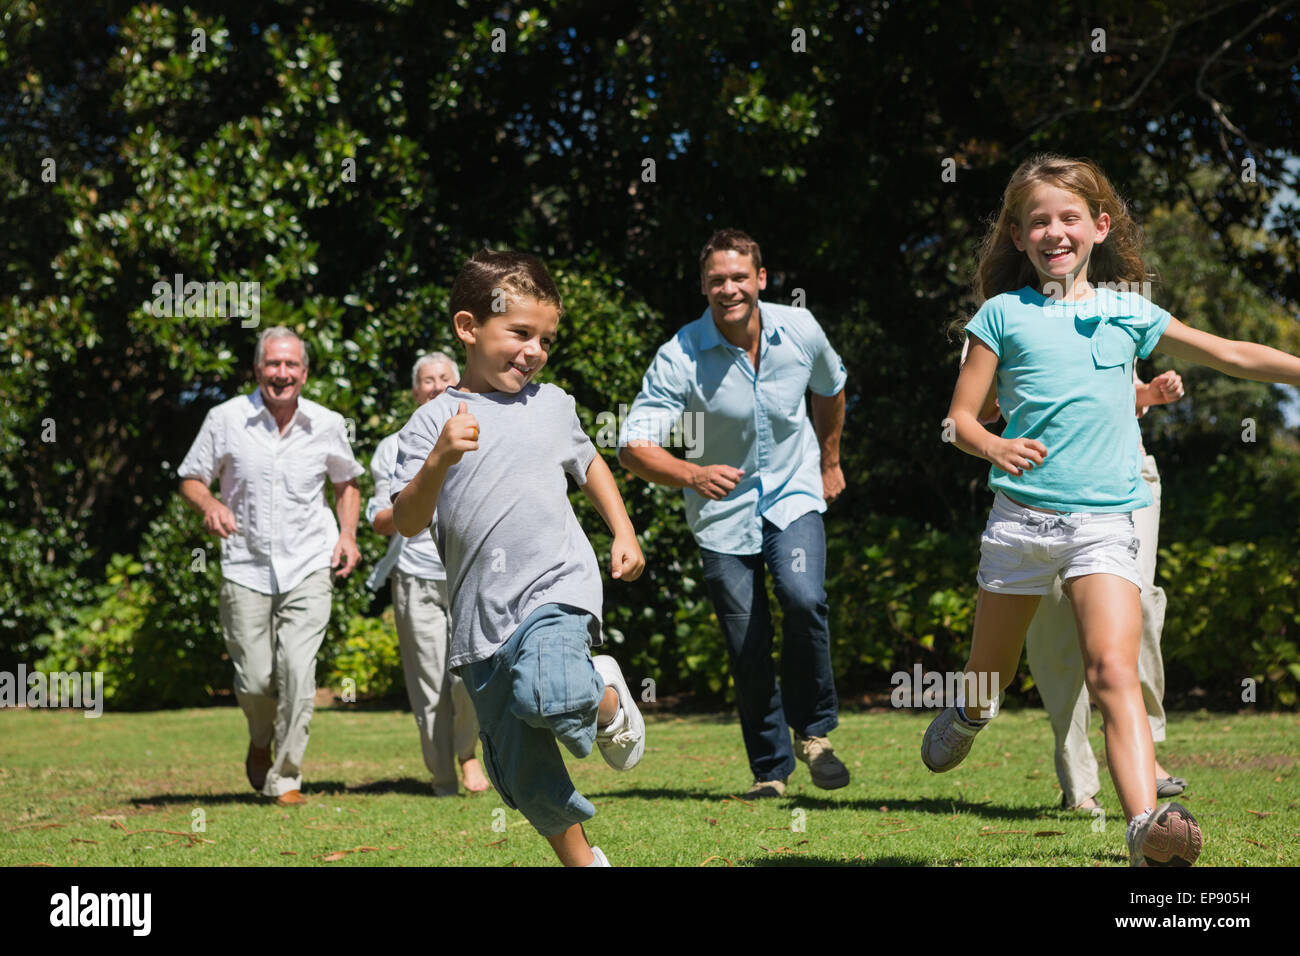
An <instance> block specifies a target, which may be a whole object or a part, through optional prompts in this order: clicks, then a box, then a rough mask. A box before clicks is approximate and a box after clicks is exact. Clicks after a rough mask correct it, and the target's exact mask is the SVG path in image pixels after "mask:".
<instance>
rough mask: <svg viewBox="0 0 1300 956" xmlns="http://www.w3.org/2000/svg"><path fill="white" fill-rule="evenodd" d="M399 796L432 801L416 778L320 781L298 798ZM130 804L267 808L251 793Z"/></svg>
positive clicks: (170, 796) (428, 785) (161, 797)
mask: <svg viewBox="0 0 1300 956" xmlns="http://www.w3.org/2000/svg"><path fill="white" fill-rule="evenodd" d="M385 793H399V794H405V795H407V796H414V797H432V796H433V783H432V782H431V781H429V780H421V779H418V778H416V777H402V778H398V779H392V780H371V781H370V782H368V783H362V784H357V785H355V786H349V785H348V784H346V783H344V782H343V781H341V780H320V781H317V782H315V783H304V784H303V786H302V795H303V796H304V797H307V798H309V799H310V798H312V797H317V798H322V797H341V796H351V795H353V794H385ZM131 803H132V804H134V805H135V806H137V807H138V806H141V805H153V806H158V805H160V804H190V805H194V804H214V803H216V804H220V803H230V804H238V803H248V804H253V803H266V804H267V805H270V804H271V803H272V800H271V798H270V797H264V796H262V795H261V794H260V793H255V792H254V791H253V790H252V789H249V790H248V791H246V792H245V791H240V792H239V793H160V794H155V795H154V796H149V797H132V798H131Z"/></svg>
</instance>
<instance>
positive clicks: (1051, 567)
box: [978, 492, 1142, 594]
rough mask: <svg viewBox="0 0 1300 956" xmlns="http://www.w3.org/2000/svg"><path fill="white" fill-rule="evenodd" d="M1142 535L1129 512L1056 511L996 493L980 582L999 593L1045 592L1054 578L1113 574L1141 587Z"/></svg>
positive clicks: (986, 530)
mask: <svg viewBox="0 0 1300 956" xmlns="http://www.w3.org/2000/svg"><path fill="white" fill-rule="evenodd" d="M1138 547H1139V545H1138V537H1137V532H1136V531H1135V530H1134V527H1133V515H1132V514H1129V513H1128V512H1113V513H1105V514H1098V513H1093V512H1072V513H1068V514H1053V513H1051V512H1047V511H1036V510H1035V509H1033V508H1026V507H1025V506H1024V505H1019V504H1016V503H1015V502H1014V501H1012V500H1011V499H1010V498H1008V497H1007V496H1006V495H1004V494H1003V493H1002V492H998V494H997V497H995V498H994V499H993V509H992V510H991V511H990V512H989V521H988V525H987V526H985V528H984V535H983V536H982V537H981V538H980V569H979V576H978V581H979V586H980V587H982V588H984V589H985V590H986V591H994V592H996V593H998V594H1046V593H1048V591H1050V590H1051V589H1052V579H1053V578H1054V577H1055V576H1056V575H1058V574H1059V575H1060V576H1061V580H1062V581H1068V580H1070V579H1071V578H1077V577H1082V576H1083V575H1085V574H1114V575H1118V576H1119V577H1121V578H1124V579H1125V580H1127V581H1132V582H1133V583H1134V584H1136V585H1137V586H1138V588H1141V587H1142V575H1141V572H1140V571H1139V569H1138V560H1137V556H1138Z"/></svg>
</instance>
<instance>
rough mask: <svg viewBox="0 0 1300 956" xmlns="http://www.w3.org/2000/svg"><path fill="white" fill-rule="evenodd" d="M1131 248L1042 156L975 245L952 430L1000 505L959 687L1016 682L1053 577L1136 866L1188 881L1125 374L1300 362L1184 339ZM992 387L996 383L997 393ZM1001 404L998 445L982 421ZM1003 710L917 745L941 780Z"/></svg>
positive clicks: (1115, 215)
mask: <svg viewBox="0 0 1300 956" xmlns="http://www.w3.org/2000/svg"><path fill="white" fill-rule="evenodd" d="M1147 280H1148V276H1147V273H1146V270H1145V268H1144V267H1143V265H1142V259H1141V231H1140V229H1139V227H1138V226H1137V224H1136V223H1135V222H1134V221H1133V219H1132V218H1131V217H1130V216H1129V213H1128V210H1127V209H1126V208H1125V205H1124V203H1123V201H1122V200H1121V199H1120V198H1119V196H1118V195H1117V194H1116V192H1115V190H1114V188H1113V187H1112V186H1111V184H1110V182H1109V181H1108V180H1107V179H1106V177H1105V175H1104V174H1103V173H1102V172H1101V170H1100V169H1098V168H1097V167H1096V166H1095V165H1094V164H1093V163H1091V162H1089V161H1087V160H1078V159H1064V158H1061V157H1059V156H1051V155H1045V156H1036V157H1033V158H1032V159H1030V160H1028V161H1027V162H1025V163H1023V164H1022V165H1021V166H1020V167H1019V168H1018V169H1017V170H1016V172H1015V174H1014V175H1013V176H1012V177H1011V181H1010V183H1008V185H1007V188H1006V191H1005V193H1004V195H1003V201H1002V208H1001V210H1000V212H999V215H998V217H997V220H996V221H995V222H994V224H993V226H992V227H991V228H990V230H989V232H988V235H987V236H986V237H985V239H984V243H983V246H982V248H981V252H980V259H979V266H978V270H977V275H976V281H975V288H976V291H977V293H978V294H979V297H980V299H981V300H982V302H983V304H982V305H981V307H980V309H979V311H978V312H977V313H976V314H975V317H974V318H973V319H971V321H970V322H969V323H968V324H967V326H966V334H967V336H968V337H969V340H970V356H969V358H968V360H967V361H966V363H965V365H964V366H963V367H962V370H961V373H960V376H959V377H958V380H957V387H956V389H955V391H954V392H953V398H952V405H951V407H950V409H949V412H948V416H949V418H950V419H951V423H952V426H953V433H954V434H955V439H956V440H955V444H956V445H957V447H958V448H960V449H961V450H962V451H964V452H966V453H967V454H970V455H975V456H976V457H979V458H984V459H986V460H987V461H989V462H990V463H991V464H992V468H991V469H990V471H989V487H990V488H992V489H993V490H994V492H996V495H995V498H994V501H993V508H992V510H991V512H990V514H989V520H988V525H987V526H986V528H985V531H984V534H983V537H982V538H981V541H980V567H979V575H978V583H979V598H978V603H977V605H976V612H975V628H974V634H973V637H972V641H971V652H970V658H969V660H968V661H967V664H966V668H965V669H966V672H967V675H966V677H967V686H972V687H973V686H988V685H987V684H985V683H982V682H978V681H977V677H978V675H981V674H983V675H985V677H984V680H985V681H991V680H992V679H994V677H995V678H996V680H997V683H996V684H993V685H992V686H995V687H1007V686H1010V684H1011V681H1012V680H1013V679H1014V678H1015V674H1016V668H1017V665H1018V663H1019V660H1020V651H1021V648H1022V646H1023V644H1024V639H1025V631H1026V630H1027V628H1028V626H1029V622H1030V619H1031V618H1032V617H1033V616H1034V611H1035V609H1036V608H1037V606H1038V602H1039V599H1040V597H1041V596H1042V595H1043V594H1045V593H1047V592H1048V591H1049V590H1050V587H1051V583H1052V579H1053V577H1055V576H1057V575H1059V576H1060V578H1061V580H1062V582H1063V588H1064V590H1065V593H1066V595H1067V596H1068V597H1069V599H1070V601H1071V603H1072V605H1073V608H1074V614H1075V618H1076V621H1077V623H1078V630H1079V644H1080V647H1081V649H1082V652H1083V659H1084V666H1085V672H1086V680H1087V685H1088V690H1089V692H1090V693H1091V695H1092V699H1093V700H1095V701H1096V702H1097V705H1098V707H1099V708H1100V709H1101V713H1102V718H1103V720H1104V721H1105V736H1106V759H1107V763H1108V764H1109V766H1110V772H1111V776H1112V779H1113V780H1114V781H1115V789H1116V792H1117V794H1118V797H1119V801H1120V804H1121V805H1122V807H1123V809H1124V814H1125V817H1126V818H1127V820H1128V821H1129V824H1128V828H1127V830H1126V833H1125V838H1126V841H1127V843H1128V849H1129V861H1130V863H1131V864H1132V865H1134V866H1142V865H1152V866H1188V865H1190V864H1191V863H1193V862H1194V861H1195V860H1196V857H1197V856H1198V855H1199V854H1200V851H1201V831H1200V827H1199V826H1198V824H1197V823H1196V820H1195V819H1194V818H1193V817H1192V815H1191V813H1189V812H1188V811H1187V809H1186V808H1185V807H1183V806H1182V805H1181V804H1178V803H1167V804H1163V805H1159V806H1157V803H1156V792H1155V763H1154V760H1155V758H1154V751H1153V746H1152V741H1151V729H1150V726H1149V724H1148V722H1147V719H1146V711H1145V709H1144V707H1143V703H1142V694H1141V690H1140V687H1139V684H1138V675H1137V658H1138V645H1139V641H1140V637H1141V631H1142V613H1141V605H1140V602H1139V594H1140V588H1141V576H1140V574H1139V571H1138V560H1137V555H1138V540H1137V536H1136V535H1135V533H1134V530H1133V518H1132V512H1133V511H1135V510H1137V509H1139V508H1143V507H1146V506H1148V505H1150V504H1151V496H1150V492H1149V491H1148V490H1147V488H1146V484H1145V483H1144V482H1143V480H1142V476H1141V462H1140V461H1139V459H1138V455H1137V447H1138V435H1137V428H1138V426H1137V419H1136V418H1135V416H1134V397H1135V396H1134V391H1133V365H1134V362H1135V360H1136V359H1137V358H1146V357H1147V356H1149V355H1150V354H1151V353H1152V352H1153V351H1160V352H1163V353H1164V354H1166V355H1169V356H1171V357H1173V358H1176V359H1184V360H1186V361H1189V362H1195V363H1198V364H1201V365H1208V366H1209V367H1211V368H1214V369H1217V370H1219V371H1221V372H1224V373H1225V374H1228V375H1233V376H1236V377H1238V378H1244V379H1251V380H1253V381H1262V382H1284V383H1287V384H1291V385H1295V384H1300V359H1297V358H1296V357H1294V356H1291V355H1288V354H1287V353H1285V352H1280V351H1278V350H1276V349H1272V348H1268V347H1266V346H1262V345H1255V344H1252V343H1249V342H1235V341H1229V340H1227V339H1222V338H1219V337H1217V336H1214V335H1209V334H1207V333H1205V332H1200V331H1198V330H1196V329H1192V328H1189V327H1188V326H1186V325H1184V324H1183V323H1181V322H1179V321H1178V320H1177V319H1175V318H1173V317H1172V316H1170V314H1169V313H1168V312H1166V311H1165V310H1164V309H1162V308H1160V307H1159V306H1157V305H1155V304H1154V303H1152V302H1151V301H1150V300H1149V299H1147V298H1145V297H1144V296H1142V295H1139V294H1138V293H1137V292H1134V291H1131V290H1133V289H1139V288H1141V289H1145V288H1147V285H1146V283H1147ZM995 378H996V381H995ZM995 387H996V393H997V397H998V399H999V401H1000V403H1001V406H1002V410H1003V413H1004V415H1005V416H1006V419H1007V426H1006V429H1005V430H1004V432H1003V434H1002V436H1001V437H999V436H997V435H994V434H993V433H991V432H989V431H988V430H987V429H986V428H984V426H983V425H981V424H980V422H979V415H980V410H981V406H982V405H983V404H984V402H985V400H986V398H987V397H988V396H989V394H990V392H991V391H992V390H993V389H994V388H995ZM997 703H998V702H997V701H996V700H981V701H978V702H976V703H972V702H970V701H966V700H963V699H962V698H961V697H960V696H959V698H958V701H957V706H956V707H949V708H948V709H946V710H945V711H943V712H942V713H941V714H940V715H939V716H938V717H936V718H935V719H934V720H933V721H932V722H931V724H930V727H929V729H928V730H927V731H926V733H925V739H924V741H923V742H922V745H921V755H922V759H923V760H924V762H925V765H926V766H927V767H929V768H930V769H931V770H933V771H935V772H937V773H942V772H944V771H947V770H951V769H952V768H953V767H955V766H957V765H958V764H959V763H961V761H962V760H963V759H964V758H965V756H966V754H967V753H968V752H969V751H970V747H971V743H972V742H973V740H974V737H975V734H976V733H978V732H979V731H980V730H981V729H982V728H983V727H984V726H985V725H986V724H987V723H988V721H989V720H990V719H991V718H992V717H993V716H994V715H995V713H996V711H997Z"/></svg>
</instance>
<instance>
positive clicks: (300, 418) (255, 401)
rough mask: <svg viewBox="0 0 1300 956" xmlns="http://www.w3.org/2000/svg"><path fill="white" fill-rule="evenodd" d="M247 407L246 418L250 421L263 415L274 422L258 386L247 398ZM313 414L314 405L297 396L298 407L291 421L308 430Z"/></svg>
mask: <svg viewBox="0 0 1300 956" xmlns="http://www.w3.org/2000/svg"><path fill="white" fill-rule="evenodd" d="M248 405H249V411H248V417H249V418H250V419H253V418H260V417H262V416H263V415H265V416H266V417H267V418H268V419H270V420H271V422H272V423H274V422H275V417H274V416H273V415H272V414H271V410H270V409H269V408H267V407H266V402H265V401H264V400H263V398H262V388H261V386H260V385H259V386H258V387H257V388H255V389H253V392H252V394H251V395H249V396H248ZM314 412H315V406H314V403H313V402H310V401H308V400H307V399H305V398H303V397H302V395H301V394H299V396H298V407H297V408H296V409H294V413H293V420H294V421H295V422H298V423H300V424H301V425H302V426H303V427H304V428H307V429H309V430H310V428H311V426H312V420H313V418H314V417H315V415H314Z"/></svg>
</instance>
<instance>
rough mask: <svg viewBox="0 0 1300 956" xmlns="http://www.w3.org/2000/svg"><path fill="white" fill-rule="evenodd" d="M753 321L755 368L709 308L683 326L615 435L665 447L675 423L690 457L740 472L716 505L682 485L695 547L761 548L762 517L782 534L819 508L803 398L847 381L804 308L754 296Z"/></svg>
mask: <svg viewBox="0 0 1300 956" xmlns="http://www.w3.org/2000/svg"><path fill="white" fill-rule="evenodd" d="M759 319H760V322H761V324H762V333H761V341H760V344H759V357H758V373H757V374H755V372H754V366H753V365H752V364H751V363H750V361H749V356H748V355H747V354H746V353H745V350H744V349H741V348H738V347H737V346H735V345H732V344H731V343H730V342H728V341H727V340H726V339H724V338H723V337H722V334H721V333H720V332H719V331H718V327H717V325H716V324H715V323H714V321H713V315H712V313H711V312H709V311H708V310H706V311H705V313H704V315H702V316H701V317H700V318H698V319H696V320H695V321H694V322H691V323H690V324H688V325H686V326H684V327H683V328H682V329H681V330H680V331H679V332H678V333H677V334H676V335H675V336H673V337H672V338H671V339H670V340H669V341H668V342H666V343H664V345H663V346H661V347H660V349H659V351H658V352H657V353H656V354H655V358H654V361H653V362H652V363H651V364H650V368H649V369H648V370H647V371H646V374H645V378H644V379H643V380H642V382H641V392H640V394H639V395H637V397H636V401H635V402H633V403H632V409H631V411H629V412H628V415H627V419H626V420H625V421H624V423H623V427H622V430H621V433H620V435H619V445H620V446H621V445H626V444H627V443H628V442H629V441H641V440H644V441H651V442H654V443H655V444H658V445H664V446H669V445H670V444H671V441H670V434H669V433H670V431H671V429H672V428H673V427H674V425H678V423H679V422H680V423H681V434H682V436H684V444H685V445H686V455H687V458H688V459H689V460H690V461H692V462H694V463H695V464H697V465H700V466H707V465H731V466H732V467H733V468H740V469H742V470H743V471H744V472H745V473H744V475H743V476H741V480H740V482H739V483H738V484H737V485H736V487H735V488H734V489H732V491H731V493H730V494H729V495H727V496H726V497H725V498H723V499H721V500H718V501H714V500H712V499H709V498H705V497H704V496H703V495H700V494H699V493H698V492H696V491H694V490H693V489H690V488H685V489H683V492H684V494H685V497H686V521H687V523H688V524H689V525H690V529H691V533H692V534H694V535H695V541H696V543H697V544H698V545H699V546H700V547H701V548H707V549H709V550H710V551H718V552H721V553H723V554H758V553H759V552H760V551H762V550H763V520H764V519H766V520H768V521H770V522H772V524H774V525H776V527H778V528H780V529H781V530H784V529H785V528H786V527H787V526H788V525H789V524H790V523H791V522H792V521H794V520H795V519H796V518H799V517H801V516H802V515H805V514H807V513H808V512H810V511H817V512H824V511H825V510H826V501H825V499H824V498H823V497H822V477H821V446H820V445H819V444H818V442H817V434H816V432H815V431H814V430H813V426H812V422H811V421H810V420H809V418H808V412H807V409H806V408H805V395H806V393H807V391H808V390H809V389H812V391H813V392H814V393H816V394H818V395H822V396H827V397H828V396H831V395H836V394H838V393H839V392H840V391H841V390H842V389H843V388H844V383H845V381H847V379H848V375H847V374H846V373H845V371H844V363H843V362H841V361H840V357H839V355H837V354H836V353H835V350H834V349H833V348H831V344H830V342H829V341H828V340H827V338H826V333H825V332H823V331H822V328H821V326H820V325H818V324H817V320H816V319H814V318H813V315H812V313H811V312H809V311H808V310H807V309H796V308H792V307H790V306H785V305H772V304H771V303H768V302H760V303H759ZM683 413H684V416H685V417H683Z"/></svg>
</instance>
